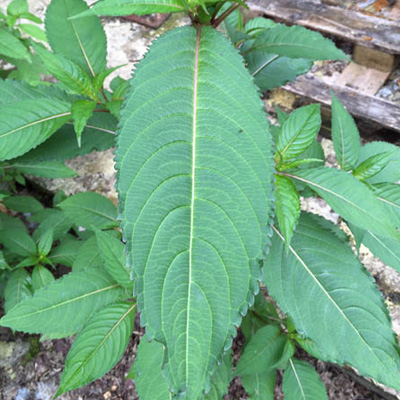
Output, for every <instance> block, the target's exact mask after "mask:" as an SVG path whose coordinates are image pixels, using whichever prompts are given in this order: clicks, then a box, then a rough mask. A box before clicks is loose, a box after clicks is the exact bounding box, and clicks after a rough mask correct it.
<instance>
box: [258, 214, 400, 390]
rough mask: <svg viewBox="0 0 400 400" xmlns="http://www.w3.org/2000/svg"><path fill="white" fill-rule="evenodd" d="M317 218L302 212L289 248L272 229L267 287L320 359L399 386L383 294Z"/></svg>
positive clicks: (399, 371)
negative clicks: (287, 250)
mask: <svg viewBox="0 0 400 400" xmlns="http://www.w3.org/2000/svg"><path fill="white" fill-rule="evenodd" d="M320 219H321V217H317V216H315V215H314V216H313V215H310V214H303V215H302V216H301V217H300V221H299V224H298V226H297V229H296V232H295V234H294V236H293V238H292V242H291V245H290V247H289V252H286V251H285V243H284V238H283V236H282V234H281V232H279V231H278V230H277V229H276V228H274V231H275V233H274V236H273V238H272V246H271V249H270V253H269V254H268V256H267V259H266V262H265V268H264V281H265V284H266V285H267V287H268V292H269V293H270V294H271V296H273V297H274V298H275V300H276V301H277V303H278V305H279V307H280V308H281V310H282V311H283V312H285V313H287V314H288V315H289V316H290V317H291V318H292V320H293V322H294V324H295V326H296V329H297V331H298V332H299V333H300V334H301V335H303V336H305V337H309V338H310V339H312V340H313V341H314V342H315V343H316V345H317V347H318V349H319V351H320V352H321V355H322V356H323V359H324V360H326V361H332V362H336V363H338V364H341V365H343V364H349V365H352V366H353V367H355V368H357V370H358V371H359V372H360V373H361V374H362V375H364V376H370V377H373V378H374V379H375V380H377V381H378V382H381V383H383V384H386V385H387V386H391V387H393V388H397V389H399V388H400V357H399V349H398V344H397V339H396V337H395V335H394V333H393V331H392V330H391V321H390V317H389V314H388V310H387V308H386V305H385V303H384V301H383V297H382V295H381V293H380V292H379V291H378V289H377V288H376V286H375V285H374V282H373V279H372V277H371V276H370V275H369V274H368V273H367V271H366V270H365V269H364V268H363V267H362V265H361V264H360V262H359V261H358V260H357V259H356V257H355V256H354V254H353V252H352V250H351V248H350V246H348V245H346V244H344V243H343V242H342V241H341V240H340V239H338V238H337V237H336V236H335V235H334V234H332V232H331V231H329V230H327V229H325V228H323V227H322V225H321V224H320V223H319V221H320ZM325 224H326V222H325ZM294 283H295V284H294ZM343 338H346V340H343Z"/></svg>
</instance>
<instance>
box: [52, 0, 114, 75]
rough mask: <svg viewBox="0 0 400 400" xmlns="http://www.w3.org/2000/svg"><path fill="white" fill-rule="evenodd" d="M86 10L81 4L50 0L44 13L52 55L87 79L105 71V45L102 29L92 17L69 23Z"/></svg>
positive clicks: (81, 0)
mask: <svg viewBox="0 0 400 400" xmlns="http://www.w3.org/2000/svg"><path fill="white" fill-rule="evenodd" d="M88 9H89V7H88V6H87V4H86V3H85V2H84V1H83V0H53V1H52V2H51V3H50V5H49V6H48V8H47V12H46V20H45V24H46V33H47V38H48V40H49V43H50V46H51V48H52V49H53V51H54V52H56V53H59V54H62V55H63V56H64V57H66V58H68V59H70V60H72V61H74V62H75V63H77V64H79V65H80V66H81V68H83V69H84V70H85V71H86V73H87V74H89V75H90V76H96V75H97V74H99V73H100V72H102V71H103V70H105V69H106V55H107V41H106V35H105V33H104V29H103V25H102V24H101V21H100V19H99V18H98V17H96V16H95V15H93V14H91V15H89V16H88V17H87V18H84V19H79V20H77V19H71V17H73V16H74V15H77V14H79V13H81V12H83V11H86V10H88Z"/></svg>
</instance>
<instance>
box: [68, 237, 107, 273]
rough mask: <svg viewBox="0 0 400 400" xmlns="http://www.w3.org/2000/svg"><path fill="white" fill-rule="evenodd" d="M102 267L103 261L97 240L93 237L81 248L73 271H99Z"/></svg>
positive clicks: (73, 265)
mask: <svg viewBox="0 0 400 400" xmlns="http://www.w3.org/2000/svg"><path fill="white" fill-rule="evenodd" d="M102 266H103V260H102V258H101V255H100V249H99V246H98V243H97V238H96V236H93V237H91V238H90V239H88V240H87V241H86V242H85V243H83V245H82V246H81V247H80V249H79V252H78V253H77V254H76V258H75V260H74V262H73V264H72V271H74V272H79V271H82V270H84V269H89V268H94V269H99V268H102Z"/></svg>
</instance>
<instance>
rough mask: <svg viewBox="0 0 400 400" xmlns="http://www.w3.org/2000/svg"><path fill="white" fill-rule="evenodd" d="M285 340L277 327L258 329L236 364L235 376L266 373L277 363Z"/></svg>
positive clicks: (269, 326) (268, 326)
mask: <svg viewBox="0 0 400 400" xmlns="http://www.w3.org/2000/svg"><path fill="white" fill-rule="evenodd" d="M286 341H287V338H286V336H285V335H282V334H281V332H280V329H279V327H277V326H275V325H267V326H264V327H263V328H261V329H259V330H258V331H257V332H256V333H255V334H254V335H253V336H252V337H251V339H250V342H249V343H248V345H247V346H246V347H245V349H244V352H243V354H242V356H241V357H240V359H239V362H238V364H237V367H236V370H235V374H236V375H239V376H241V375H251V374H257V373H262V372H268V371H270V370H272V369H274V368H276V365H277V364H278V363H279V361H280V360H281V357H282V353H283V349H284V347H285V344H286Z"/></svg>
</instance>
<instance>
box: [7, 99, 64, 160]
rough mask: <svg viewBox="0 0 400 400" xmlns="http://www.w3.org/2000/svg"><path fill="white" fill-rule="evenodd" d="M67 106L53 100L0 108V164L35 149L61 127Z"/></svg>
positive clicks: (24, 102) (25, 101) (17, 103)
mask: <svg viewBox="0 0 400 400" xmlns="http://www.w3.org/2000/svg"><path fill="white" fill-rule="evenodd" d="M70 108H71V106H70V104H68V103H66V102H62V101H55V100H54V99H43V98H42V99H35V100H23V101H20V102H16V103H13V104H11V105H7V106H2V109H1V115H0V160H9V159H11V158H14V157H17V156H20V155H22V154H24V153H26V152H27V151H28V150H30V149H32V148H33V147H36V146H37V145H39V144H40V143H42V142H44V141H45V140H46V139H47V138H48V137H50V136H51V135H52V134H53V133H54V132H55V131H56V130H57V129H58V128H60V127H61V126H62V125H64V124H65V123H66V122H67V121H68V120H69V119H70V116H71V111H70Z"/></svg>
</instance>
